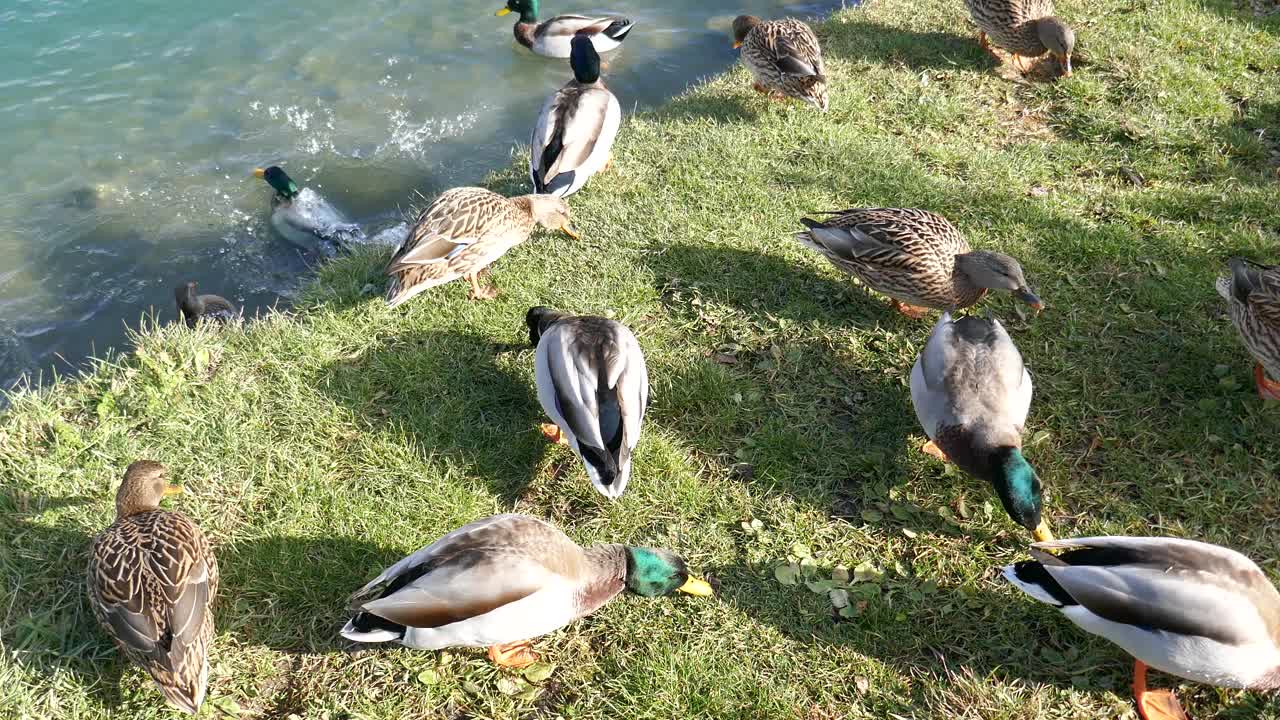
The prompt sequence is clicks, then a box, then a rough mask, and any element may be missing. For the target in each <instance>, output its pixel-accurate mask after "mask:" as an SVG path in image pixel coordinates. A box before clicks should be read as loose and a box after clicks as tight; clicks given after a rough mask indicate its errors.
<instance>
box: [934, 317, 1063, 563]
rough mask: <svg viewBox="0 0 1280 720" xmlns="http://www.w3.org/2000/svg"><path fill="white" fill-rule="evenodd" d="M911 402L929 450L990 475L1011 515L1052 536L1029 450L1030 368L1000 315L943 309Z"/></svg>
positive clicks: (1044, 536) (975, 472)
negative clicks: (1025, 437) (1025, 443)
mask: <svg viewBox="0 0 1280 720" xmlns="http://www.w3.org/2000/svg"><path fill="white" fill-rule="evenodd" d="M911 404H912V405H914V406H915V410H916V418H917V419H918V420H919V421H920V427H922V428H923V429H924V432H925V434H926V435H928V436H929V442H928V443H927V444H926V445H925V446H924V451H925V452H926V453H928V454H930V455H933V456H934V457H937V458H939V459H941V460H943V461H946V460H950V461H951V462H954V463H955V464H956V465H957V466H959V468H960V469H961V470H964V471H965V472H967V473H969V474H970V475H973V476H974V477H976V478H979V479H982V480H986V481H987V482H989V483H991V485H992V487H994V488H995V491H996V495H998V496H999V497H1000V503H1001V504H1002V505H1004V509H1005V512H1007V513H1009V517H1011V518H1013V519H1014V521H1015V522H1017V523H1018V524H1019V525H1021V526H1023V527H1025V528H1026V529H1028V530H1030V531H1031V532H1032V533H1033V534H1034V535H1035V538H1036V540H1052V539H1053V534H1052V533H1051V532H1050V531H1049V525H1048V524H1047V523H1046V522H1044V520H1042V519H1041V517H1040V514H1041V510H1042V507H1043V500H1042V499H1041V494H1040V478H1039V477H1037V476H1036V471H1035V469H1033V468H1032V467H1031V463H1029V462H1027V459H1026V458H1025V457H1023V456H1022V428H1023V425H1024V424H1025V423H1026V421H1027V412H1028V411H1029V410H1030V409H1031V373H1029V372H1027V368H1026V367H1025V366H1024V365H1023V364H1022V354H1021V353H1019V352H1018V348H1017V347H1016V346H1015V345H1014V344H1013V340H1012V339H1011V338H1010V337H1009V333H1007V332H1005V329H1004V326H1003V325H1001V324H1000V321H999V320H996V319H994V318H992V319H986V318H979V317H973V316H970V317H963V318H960V319H959V320H954V321H953V320H952V319H951V313H949V312H945V311H944V312H943V313H942V317H941V318H940V319H939V320H938V324H937V325H934V327H933V334H931V335H930V336H929V342H928V343H927V344H926V345H925V347H924V351H923V352H921V353H920V357H919V358H918V359H916V364H915V366H914V367H913V368H911Z"/></svg>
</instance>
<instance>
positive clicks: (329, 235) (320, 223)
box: [253, 165, 365, 258]
mask: <svg viewBox="0 0 1280 720" xmlns="http://www.w3.org/2000/svg"><path fill="white" fill-rule="evenodd" d="M253 174H254V176H255V177H259V178H262V179H263V180H266V181H267V184H268V185H270V186H271V189H272V190H275V194H273V195H272V196H271V227H273V228H275V229H276V232H278V233H280V235H281V236H283V237H284V239H286V240H288V241H289V242H290V243H293V244H294V245H295V246H297V247H298V248H300V249H302V250H308V251H312V252H318V253H320V254H321V255H323V256H325V257H327V258H332V257H334V256H335V255H337V253H338V251H339V250H342V251H344V252H350V250H351V248H352V246H353V245H355V244H357V243H362V242H364V241H365V236H364V230H362V229H361V228H360V226H359V225H356V224H355V223H352V222H348V221H347V219H346V218H344V217H343V216H342V213H340V212H338V210H337V208H335V207H333V206H332V205H330V204H329V202H328V201H327V200H325V199H324V198H322V197H320V195H319V193H317V192H315V191H314V190H312V189H311V188H303V189H301V190H299V189H298V185H297V183H295V182H294V181H293V178H291V177H289V174H288V173H286V172H285V171H284V170H282V169H281V168H280V167H279V166H276V165H272V166H271V167H268V168H256V169H254V171H253Z"/></svg>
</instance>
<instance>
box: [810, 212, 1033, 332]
mask: <svg viewBox="0 0 1280 720" xmlns="http://www.w3.org/2000/svg"><path fill="white" fill-rule="evenodd" d="M801 222H802V223H803V224H804V225H805V226H807V227H808V228H809V229H808V230H807V231H804V232H800V233H798V234H797V236H796V237H797V239H799V240H800V242H801V243H802V244H804V245H805V246H806V247H809V248H812V249H813V250H816V251H818V252H819V253H821V254H822V256H823V257H825V258H826V259H827V260H829V261H830V262H831V264H833V265H835V266H836V267H838V268H840V269H841V270H844V271H845V272H848V273H850V274H853V275H855V276H857V277H858V278H859V279H860V280H862V282H864V283H866V285H867V286H868V287H870V288H872V289H873V290H876V291H878V292H881V293H884V294H885V295H888V296H889V297H891V298H894V299H895V300H898V301H900V302H904V303H908V304H910V305H915V306H920V307H925V308H936V309H948V308H965V307H969V306H971V305H973V304H974V303H976V302H978V300H980V299H982V296H983V295H985V294H986V292H987V289H1007V290H1012V291H1014V292H1015V294H1016V295H1018V297H1019V299H1021V300H1023V301H1024V302H1027V303H1029V304H1032V305H1035V306H1038V305H1039V302H1040V301H1039V298H1038V297H1036V296H1035V295H1034V293H1032V292H1031V290H1030V288H1028V287H1027V282H1026V279H1025V278H1024V277H1023V275H1022V267H1021V266H1020V265H1019V264H1018V261H1017V260H1014V259H1013V258H1011V257H1009V256H1008V255H1004V254H1002V253H994V252H989V251H984V250H979V251H971V250H970V248H969V243H968V241H966V240H965V239H964V236H963V235H961V234H960V231H959V230H957V229H956V227H955V226H954V225H952V224H951V223H950V222H948V221H947V219H946V218H944V217H942V216H941V215H937V214H935V213H931V212H929V211H927V210H918V209H914V208H855V209H851V210H844V211H841V212H837V213H832V215H831V217H829V218H827V219H826V220H825V221H822V222H819V221H816V220H810V219H807V218H804V219H802V220H801Z"/></svg>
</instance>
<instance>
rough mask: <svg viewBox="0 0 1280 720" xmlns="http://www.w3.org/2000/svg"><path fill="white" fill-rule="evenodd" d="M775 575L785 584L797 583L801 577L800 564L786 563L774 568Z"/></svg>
mask: <svg viewBox="0 0 1280 720" xmlns="http://www.w3.org/2000/svg"><path fill="white" fill-rule="evenodd" d="M773 577H774V578H775V579H776V580H777V581H778V582H780V583H782V584H783V585H795V584H796V582H797V581H798V580H799V579H800V566H798V565H796V564H795V563H786V564H784V565H779V566H777V567H775V568H774V569H773Z"/></svg>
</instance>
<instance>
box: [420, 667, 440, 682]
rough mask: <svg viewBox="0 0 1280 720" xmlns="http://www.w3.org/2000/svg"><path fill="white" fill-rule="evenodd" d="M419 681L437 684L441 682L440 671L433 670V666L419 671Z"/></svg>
mask: <svg viewBox="0 0 1280 720" xmlns="http://www.w3.org/2000/svg"><path fill="white" fill-rule="evenodd" d="M418 682H420V683H422V684H423V685H435V684H436V683H438V682H440V673H438V672H436V671H435V670H432V669H431V668H427V669H426V670H423V671H422V672H420V673H418Z"/></svg>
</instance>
